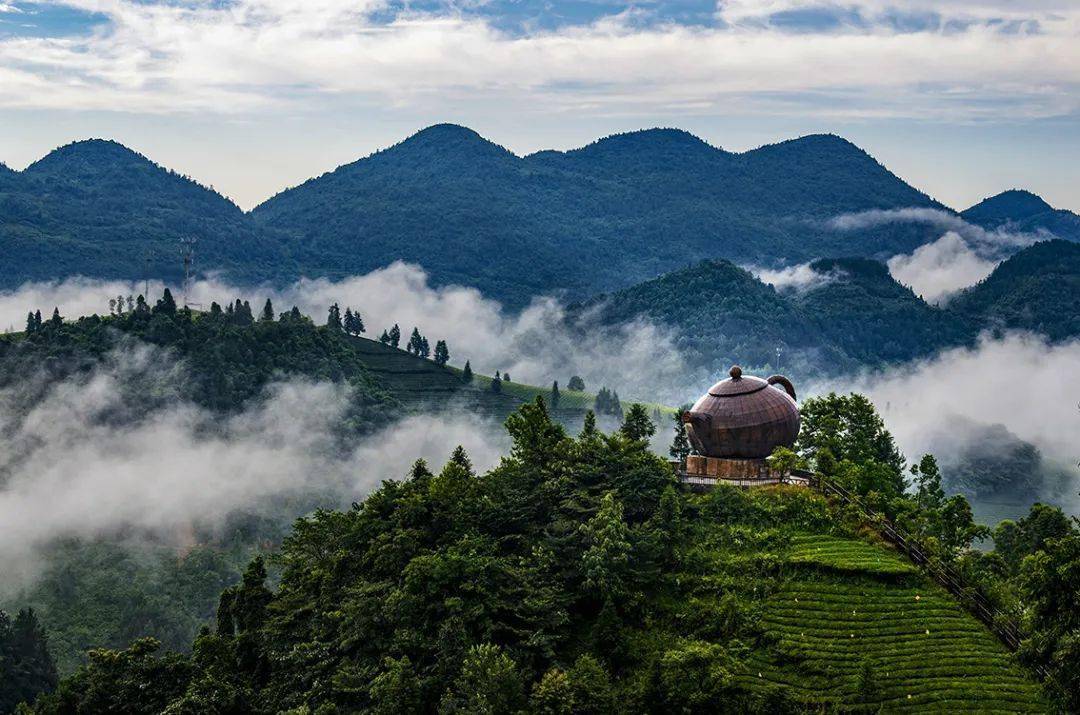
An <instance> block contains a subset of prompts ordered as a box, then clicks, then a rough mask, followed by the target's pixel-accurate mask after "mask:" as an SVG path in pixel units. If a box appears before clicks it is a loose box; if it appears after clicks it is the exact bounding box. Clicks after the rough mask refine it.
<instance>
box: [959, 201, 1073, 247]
mask: <svg viewBox="0 0 1080 715" xmlns="http://www.w3.org/2000/svg"><path fill="white" fill-rule="evenodd" d="M960 216H961V217H962V218H963V219H964V220H965V221H970V222H972V223H974V224H978V225H979V226H982V227H984V228H988V229H1004V230H1008V231H1017V232H1023V233H1040V232H1049V233H1050V234H1053V235H1054V236H1057V237H1059V238H1064V239H1068V240H1070V241H1076V240H1080V216H1077V215H1076V214H1075V213H1073V212H1072V211H1066V210H1064V209H1055V208H1054V207H1053V206H1051V205H1050V204H1048V203H1046V201H1044V200H1043V199H1042V197H1040V196H1036V195H1035V194H1033V193H1031V192H1030V191H1023V190H1020V189H1011V190H1009V191H1004V192H1002V193H1000V194H998V195H996V196H991V197H990V198H988V199H984V200H983V201H980V202H979V203H977V204H975V205H974V206H972V207H971V208H969V209H965V210H964V211H962V212H961V213H960Z"/></svg>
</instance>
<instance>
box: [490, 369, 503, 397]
mask: <svg viewBox="0 0 1080 715" xmlns="http://www.w3.org/2000/svg"><path fill="white" fill-rule="evenodd" d="M491 391H492V392H494V393H495V394H499V393H500V392H502V380H501V379H499V375H498V373H496V374H495V377H493V378H491Z"/></svg>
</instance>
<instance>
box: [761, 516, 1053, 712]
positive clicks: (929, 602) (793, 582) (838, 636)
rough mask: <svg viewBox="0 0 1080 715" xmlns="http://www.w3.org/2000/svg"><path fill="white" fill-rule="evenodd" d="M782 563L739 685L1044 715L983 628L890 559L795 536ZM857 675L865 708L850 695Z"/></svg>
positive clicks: (884, 704) (888, 708) (842, 541)
mask: <svg viewBox="0 0 1080 715" xmlns="http://www.w3.org/2000/svg"><path fill="white" fill-rule="evenodd" d="M786 563H787V565H788V566H789V567H791V571H790V572H789V573H788V575H787V578H786V579H785V580H784V582H783V583H782V585H781V586H780V587H779V588H778V589H777V591H776V592H775V593H773V594H771V595H770V596H769V597H768V598H766V599H765V602H764V609H763V616H762V624H763V627H764V632H765V633H766V634H767V635H768V636H770V637H772V638H773V639H775V640H774V642H775V646H774V648H773V649H772V650H771V651H770V652H765V653H761V654H757V655H756V656H755V658H753V659H752V661H751V663H750V669H751V673H750V674H749V679H748V682H749V683H753V682H754V681H755V679H757V680H758V681H759V682H762V683H770V684H775V685H781V686H783V687H786V688H790V689H792V690H793V691H795V692H798V693H799V694H800V695H801V696H802V697H804V698H806V699H808V700H816V701H820V702H822V703H829V704H831V705H837V706H842V705H844V704H845V703H846V704H849V705H850V704H851V703H859V705H863V706H870V708H869V709H876V708H875V706H876V707H880V708H881V709H882V711H885V712H912V713H922V712H949V711H952V710H954V709H956V708H960V709H961V710H963V711H966V712H973V711H978V712H1013V713H1019V712H1046V711H1047V704H1046V703H1045V702H1043V701H1042V699H1041V696H1040V695H1039V692H1038V687H1037V686H1036V685H1035V684H1034V683H1033V682H1032V681H1031V678H1030V676H1028V675H1027V674H1025V673H1024V672H1023V671H1022V670H1021V669H1020V668H1019V667H1018V666H1017V665H1016V663H1015V661H1014V660H1013V658H1012V657H1011V656H1010V655H1009V654H1008V652H1007V651H1006V650H1005V648H1004V647H1003V646H1002V645H1001V643H1000V642H998V640H997V639H996V638H995V637H994V636H993V635H992V634H991V633H990V632H989V631H987V630H986V627H985V626H983V624H981V623H979V622H978V621H976V620H975V619H974V618H972V617H971V615H970V614H968V613H967V612H965V611H964V610H963V609H962V608H961V607H960V606H959V605H958V604H957V603H956V601H955V600H954V599H953V598H952V596H950V595H949V594H948V593H946V592H945V591H944V590H943V589H941V588H940V587H939V586H937V585H936V584H934V583H932V582H930V581H929V580H928V579H927V578H926V577H925V576H923V575H921V574H920V573H919V571H918V570H917V569H916V568H915V567H913V566H912V565H911V563H910V562H909V561H907V560H906V559H904V558H903V557H902V556H900V555H898V554H896V553H895V552H893V551H891V550H889V549H886V548H884V547H882V546H875V545H872V544H870V543H867V542H865V541H861V540H855V539H850V538H838V537H836V536H828V535H820V534H803V535H797V536H794V537H793V538H792V540H791V548H790V551H789V552H788V554H787V557H786ZM867 668H869V672H870V673H871V674H872V676H873V678H874V685H875V688H876V693H875V694H874V697H872V698H863V697H860V695H861V693H860V677H861V674H862V673H863V672H865V670H866V669H867ZM755 670H756V672H754V671H755ZM861 700H865V701H866V702H860V701H861Z"/></svg>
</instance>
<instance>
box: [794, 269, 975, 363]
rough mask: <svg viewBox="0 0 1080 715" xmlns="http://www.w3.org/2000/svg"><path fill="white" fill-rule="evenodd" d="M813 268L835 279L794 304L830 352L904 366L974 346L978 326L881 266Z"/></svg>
mask: <svg viewBox="0 0 1080 715" xmlns="http://www.w3.org/2000/svg"><path fill="white" fill-rule="evenodd" d="M810 268H811V269H812V270H814V271H815V272H816V273H818V274H819V275H822V276H829V277H830V278H829V279H828V280H826V281H825V282H823V283H822V284H821V285H820V286H817V287H813V288H810V289H808V290H805V291H801V292H795V293H794V294H793V295H792V297H791V299H792V301H793V302H794V303H795V305H797V306H798V307H799V308H801V309H802V311H803V312H804V314H806V315H807V316H808V317H809V318H810V319H811V320H813V323H814V326H815V328H816V330H815V334H817V335H819V336H821V340H822V342H823V343H824V344H825V345H828V346H829V347H830V348H836V349H838V350H839V351H840V352H842V353H843V354H844V355H845V356H846V357H847V359H848V360H849V361H850V363H852V364H856V365H880V364H882V363H899V362H904V361H907V360H912V359H914V358H919V357H925V356H927V355H931V354H933V353H935V352H937V351H938V350H940V349H941V348H944V347H953V346H956V345H963V344H965V343H967V342H969V341H970V340H971V338H972V336H973V335H974V334H975V332H976V331H977V326H976V325H975V324H974V323H972V322H970V321H968V320H967V319H965V318H964V317H962V316H959V315H956V314H955V313H953V312H950V311H947V310H942V309H940V308H937V307H935V306H931V305H928V304H927V303H926V302H924V301H923V300H922V299H920V298H919V297H918V296H917V295H915V293H914V292H912V290H911V289H910V288H907V287H905V286H902V285H900V284H899V283H897V282H896V280H894V279H893V277H892V276H891V275H889V270H888V268H887V267H886V266H885V265H884V264H883V263H879V262H878V261H872V260H868V259H864V258H838V259H829V260H819V261H815V262H813V263H812V264H810Z"/></svg>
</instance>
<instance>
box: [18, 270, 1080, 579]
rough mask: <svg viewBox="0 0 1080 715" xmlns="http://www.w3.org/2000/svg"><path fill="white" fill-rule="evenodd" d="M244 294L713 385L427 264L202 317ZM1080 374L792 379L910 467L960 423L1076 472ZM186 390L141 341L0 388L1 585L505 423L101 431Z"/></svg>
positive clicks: (377, 471) (275, 389)
mask: <svg viewBox="0 0 1080 715" xmlns="http://www.w3.org/2000/svg"><path fill="white" fill-rule="evenodd" d="M802 278H803V279H806V277H805V276H803V277H802ZM161 288H162V286H161V285H160V284H158V285H153V284H152V285H151V288H150V292H151V294H152V295H153V296H155V297H156V296H157V295H158V294H160V292H161ZM137 292H141V285H136V284H132V283H127V282H123V281H98V280H91V279H71V280H67V281H63V282H58V283H44V284H40V283H39V284H29V285H26V286H23V287H22V288H20V289H19V290H17V291H12V292H7V293H0V325H4V326H12V327H13V328H14V329H21V326H22V324H23V323H24V321H25V316H26V312H27V310H29V309H37V308H40V309H41V310H42V312H43V313H47V312H51V310H52V308H53V306H54V305H55V306H59V307H60V310H61V313H62V314H63V315H64V316H65V317H67V318H74V317H76V316H79V315H85V314H90V313H94V312H97V313H105V312H107V311H108V301H109V298H110V297H114V296H116V295H124V296H127V295H129V294H135V293H137ZM235 296H240V297H242V298H245V299H248V300H250V301H251V304H252V307H253V309H254V310H256V311H258V310H259V309H261V307H262V303H263V301H264V300H265V299H266V298H267V297H269V298H271V299H272V300H273V302H274V306H275V309H276V310H277V312H282V311H284V310H287V309H288V308H289V307H291V306H292V305H297V306H299V307H300V309H301V310H302V311H303V312H305V313H307V314H310V315H312V316H313V317H315V318H316V320H319V321H321V320H322V316H324V315H325V312H326V307H327V306H328V305H329V304H331V303H333V302H337V303H338V304H339V305H341V307H342V309H344V308H345V307H346V306H351V307H353V308H354V309H357V310H359V312H360V313H361V315H362V316H363V319H364V321H365V323H366V326H367V331H368V333H367V334H368V336H369V337H377V336H378V335H379V333H381V332H382V330H383V329H384V328H387V327H389V326H390V325H392V324H393V323H395V322H396V323H398V324H399V325H400V326H401V329H402V331H403V332H404V333H405V334H406V336H407V335H408V333H409V332H410V331H411V330H412V327H413V326H414V325H416V326H419V328H420V330H421V332H423V333H424V334H425V335H427V336H428V338H429V340H431V342H434V341H435V340H436V339H446V340H447V341H448V342H449V345H450V351H451V355H452V359H451V362H452V364H455V365H461V364H464V361H465V359H469V360H471V362H472V365H473V367H474V369H475V370H477V371H479V372H486V373H493V372H494V371H495V370H501V371H503V372H507V371H509V372H510V373H511V375H512V377H513V378H514V379H515V380H516V381H521V382H528V383H533V384H539V385H549V384H550V383H551V381H552V380H559V382H560V385H564V386H565V382H566V381H567V380H568V379H569V378H570V376H571V375H574V374H578V375H581V376H582V377H583V378H584V379H585V381H586V384H587V385H588V387H589V389H591V390H595V389H598V388H599V387H600V386H602V385H606V386H609V387H612V388H614V389H616V390H618V391H619V393H620V395H622V396H623V397H624V399H626V398H630V397H634V398H638V399H654V400H658V401H661V402H664V403H667V404H671V405H677V404H681V403H683V402H687V401H692V400H693V399H694V398H696V397H697V395H698V394H700V393H701V392H702V391H704V390H705V389H706V388H707V387H708V386H709V384H710V383H711V382H712V380H713V379H715V376H705V375H697V376H693V377H692V378H690V379H688V378H687V375H686V371H685V363H684V361H683V360H682V358H681V356H680V355H679V354H678V351H677V350H676V349H675V347H674V344H675V343H674V340H673V337H672V336H671V335H670V334H669V333H668V332H667V331H666V330H665V329H663V328H661V327H659V326H655V325H651V324H649V323H647V322H637V323H633V324H630V325H625V326H622V327H620V328H618V329H613V330H609V331H605V332H603V333H592V334H588V335H586V336H585V337H584V338H581V337H580V336H579V335H577V334H576V333H574V332H573V331H571V330H568V329H566V328H565V327H564V326H563V323H562V317H563V315H564V309H563V306H562V305H560V304H559V303H558V302H557V301H555V300H553V299H541V300H537V301H535V302H534V303H533V304H532V305H531V306H530V307H528V308H527V309H525V310H524V311H523V312H522V313H520V314H517V315H514V314H511V313H509V312H507V311H505V310H503V309H502V307H501V306H500V305H499V304H498V303H497V302H495V301H492V300H489V299H487V298H484V297H483V296H482V295H481V294H480V293H479V292H478V291H476V290H473V289H470V288H461V287H444V288H435V287H432V286H430V285H429V283H428V280H427V276H426V274H425V273H424V272H423V270H422V269H420V268H419V267H417V266H412V265H407V264H401V263H398V264H394V265H392V266H389V267H387V268H385V269H383V270H379V271H374V272H372V273H370V274H368V275H364V276H357V277H353V278H348V279H344V280H341V281H329V280H304V281H300V282H298V283H296V284H294V285H292V286H289V287H287V288H284V289H279V290H270V289H266V288H254V289H251V288H245V289H242V288H237V287H234V286H229V285H227V284H225V283H223V282H221V281H216V280H207V281H200V282H198V283H195V284H194V285H193V286H192V289H191V301H192V302H193V303H201V304H203V305H209V303H210V302H211V301H212V300H218V301H219V302H222V303H224V302H225V301H228V300H231V299H232V298H234V297H235ZM178 297H179V294H178ZM1078 367H1080V342H1076V341H1073V342H1069V343H1065V344H1060V345H1049V344H1047V343H1046V342H1045V341H1044V340H1043V339H1041V338H1039V337H1037V336H1033V335H1023V334H1013V335H1007V336H1004V337H1002V338H1000V339H990V338H984V339H983V340H982V341H981V342H980V343H979V344H978V346H976V347H974V348H972V349H955V350H949V351H945V352H943V353H941V354H939V355H938V356H936V357H934V358H932V359H929V360H925V361H920V362H917V363H913V364H910V365H905V366H902V367H898V368H894V369H890V370H887V371H883V372H867V373H863V374H858V375H852V376H849V377H847V378H843V379H835V380H830V381H828V382H821V381H813V380H809V379H807V378H806V376H800V375H793V376H792V377H793V378H794V379H795V381H796V387H797V388H799V390H800V396H806V395H811V394H821V393H826V392H829V391H836V392H846V391H851V390H856V391H860V392H864V393H865V394H867V395H868V396H870V398H871V399H873V400H874V402H875V404H876V405H877V406H878V408H879V410H881V412H882V414H883V415H884V417H885V420H886V422H887V425H888V427H889V429H891V430H892V431H893V433H894V434H895V435H896V437H897V440H898V442H899V444H900V445H901V447H902V449H903V450H904V451H905V453H906V454H907V455H909V457H911V458H917V457H918V456H919V455H920V454H922V453H923V452H924V451H927V450H928V449H930V448H931V446H932V447H933V449H934V450H935V451H936V452H938V454H939V457H947V455H945V454H942V452H948V450H949V449H951V448H952V446H953V445H958V444H961V443H962V442H963V440H964V438H966V437H967V436H968V435H966V433H965V429H966V428H965V427H964V425H968V424H978V425H987V424H997V423H1000V424H1002V425H1004V426H1005V427H1006V428H1007V429H1008V430H1009V431H1011V432H1012V433H1014V434H1015V435H1017V436H1018V437H1020V438H1021V439H1024V440H1027V441H1029V442H1031V443H1032V444H1034V445H1036V446H1037V447H1038V448H1039V449H1041V450H1042V451H1043V453H1044V455H1045V456H1046V457H1047V458H1049V459H1051V460H1055V461H1056V462H1058V463H1060V464H1062V465H1067V466H1069V467H1070V468H1071V467H1072V465H1075V463H1076V461H1077V459H1078V458H1080V454H1078V453H1080V447H1078V446H1077V440H1076V438H1075V436H1076V433H1077V427H1078V426H1080V411H1078V410H1077V400H1078V399H1080V369H1077V368H1078ZM182 379H183V368H182V366H181V367H179V368H178V367H177V366H176V365H175V364H174V363H173V362H172V361H171V360H170V359H169V358H168V356H165V355H163V354H162V352H161V351H158V350H155V349H151V348H147V347H145V346H142V347H137V346H136V347H128V348H124V349H122V350H121V351H119V352H117V353H115V354H114V355H113V356H111V359H110V360H108V361H107V362H106V363H105V364H104V365H103V366H102V368H101V369H99V370H98V371H97V372H95V373H93V374H91V375H83V376H80V377H78V378H75V379H72V380H69V381H66V382H63V383H61V384H59V385H55V386H54V387H53V388H51V389H50V390H49V391H48V393H47V395H46V397H45V398H44V399H42V400H40V401H38V402H37V403H36V404H35V405H34V406H33V408H32V409H30V410H29V411H27V410H26V409H25V405H24V404H23V402H22V400H24V399H25V395H22V394H19V393H17V392H14V391H12V390H8V391H5V392H0V431H2V432H3V434H4V435H5V439H4V441H3V442H2V443H0V572H3V573H5V574H12V576H13V578H11V579H9V580H8V583H9V585H12V584H17V583H18V582H20V581H25V580H26V579H27V578H28V577H32V575H33V573H34V554H35V552H36V551H37V550H38V549H39V548H41V547H43V546H44V545H45V544H47V543H48V542H49V541H50V540H52V539H54V538H56V537H58V536H94V535H99V534H113V533H116V532H119V531H121V530H124V529H130V528H134V529H138V530H145V531H149V532H153V533H154V534H156V535H157V536H158V537H159V538H162V539H175V540H178V541H179V540H182V539H183V535H184V534H185V533H187V532H186V531H185V525H187V524H189V523H191V522H192V521H198V522H200V524H202V525H204V526H206V525H209V526H211V527H212V526H213V525H214V524H215V523H221V522H222V520H223V519H224V518H225V517H226V516H228V514H230V513H231V512H234V511H236V510H239V509H243V510H248V511H258V510H259V509H260V508H262V506H263V505H265V504H267V503H269V502H270V501H272V500H273V499H275V498H278V497H282V496H287V495H288V494H290V493H293V492H296V491H297V490H303V489H309V488H319V489H325V490H327V492H328V493H330V494H333V495H334V499H335V500H337V502H339V503H348V502H349V501H352V500H358V499H360V498H362V497H363V495H364V494H366V493H367V492H368V491H369V490H370V489H371V488H372V487H373V486H375V485H377V484H378V483H379V482H380V481H381V480H382V479H385V478H389V477H397V476H401V475H402V474H404V473H405V471H406V470H407V469H408V467H409V465H410V464H411V463H412V462H413V461H414V460H415V459H416V458H418V457H423V458H426V459H428V460H430V461H431V463H432V464H433V466H435V467H438V466H439V465H441V464H442V463H443V461H445V459H446V457H447V455H448V454H449V452H450V451H451V450H452V449H453V447H454V446H455V445H457V444H463V445H465V447H466V449H467V450H468V451H469V453H470V456H471V457H472V458H473V461H474V463H475V464H476V466H477V468H478V469H481V470H483V469H486V468H489V467H490V466H492V465H494V464H495V463H496V462H497V459H498V456H499V455H500V454H501V453H502V451H503V449H504V448H505V439H506V438H505V436H504V435H503V433H502V430H501V428H500V427H499V426H498V425H493V424H490V423H488V422H483V421H481V420H478V419H476V418H474V417H473V416H470V415H463V414H455V415H438V416H416V417H409V418H407V419H406V422H405V423H404V424H397V425H393V426H389V427H387V428H386V430H385V431H384V432H382V433H379V434H376V435H373V436H371V437H369V438H366V439H363V440H361V441H359V442H358V443H357V444H355V445H352V446H350V448H349V449H347V450H345V451H342V450H340V449H337V448H334V447H333V446H332V445H330V444H329V443H328V440H329V437H328V435H329V434H330V433H331V432H332V430H331V429H330V428H331V426H332V425H333V424H335V423H336V422H337V421H340V418H341V415H342V414H343V410H344V409H345V405H346V403H347V399H348V396H347V395H346V394H344V393H343V392H342V391H340V390H339V389H337V388H333V387H331V386H329V385H325V384H315V383H309V382H299V381H290V382H284V383H279V384H276V385H274V386H272V388H271V389H270V390H269V391H268V393H267V394H266V396H265V398H264V399H262V400H260V401H256V403H255V404H253V405H251V406H250V407H249V408H248V409H247V411H245V412H243V413H241V414H239V415H236V416H233V417H231V418H229V419H228V420H226V421H225V422H224V423H222V422H221V421H220V420H216V419H215V418H213V417H212V416H210V415H208V414H206V413H205V412H203V411H202V410H200V409H198V408H196V407H194V406H193V405H191V404H188V403H186V402H183V401H179V400H178V401H175V402H174V403H172V404H170V406H169V407H168V408H166V409H163V410H158V411H156V412H154V413H153V414H152V415H151V416H150V417H148V418H145V419H140V420H137V421H132V422H129V423H122V424H116V423H115V421H112V422H110V421H107V420H103V419H101V416H102V415H103V414H106V413H109V412H110V411H115V410H116V409H117V403H118V401H121V400H123V399H125V397H124V395H125V391H124V389H122V386H123V384H130V383H131V381H132V380H152V381H155V383H156V384H157V385H158V387H159V390H160V389H168V387H169V386H170V385H175V384H176V382H177V381H179V380H182ZM669 435H670V426H669V425H667V424H664V425H661V426H660V435H658V438H657V442H658V444H660V443H666V441H667V439H668V438H669ZM1076 491H1077V488H1076V485H1075V484H1074V485H1072V486H1071V487H1070V488H1069V489H1068V490H1066V492H1065V493H1066V495H1067V496H1065V497H1059V498H1064V499H1068V500H1069V501H1068V502H1067V503H1062V505H1063V506H1066V507H1068V508H1070V509H1073V510H1075V508H1076V506H1077V505H1076V501H1075V499H1074V497H1075V493H1076ZM1040 496H1042V495H1037V494H1033V495H1031V501H1034V500H1035V499H1036V498H1039V497H1040ZM1059 503H1060V502H1059ZM1013 507H1015V509H1014V508H1013ZM1025 507H1026V504H1025V505H1011V506H1010V505H1006V508H1005V510H1006V511H1011V512H1012V513H1020V512H1021V511H1023V509H1024V508H1025ZM983 513H986V514H990V513H991V512H990V511H989V510H988V509H984V510H983ZM1001 515H1003V514H1002V513H1000V510H999V513H997V514H994V516H1001Z"/></svg>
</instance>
